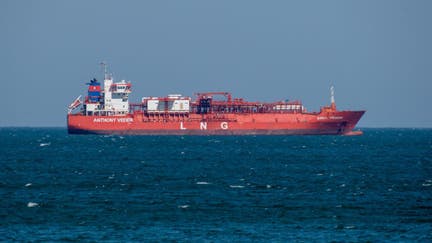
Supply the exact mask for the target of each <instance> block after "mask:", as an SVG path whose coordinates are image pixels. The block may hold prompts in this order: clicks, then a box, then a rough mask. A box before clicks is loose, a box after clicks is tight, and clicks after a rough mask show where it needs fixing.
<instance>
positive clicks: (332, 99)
mask: <svg viewBox="0 0 432 243" xmlns="http://www.w3.org/2000/svg"><path fill="white" fill-rule="evenodd" d="M330 102H331V108H332V109H333V110H336V102H335V98H334V86H333V85H332V86H330Z"/></svg>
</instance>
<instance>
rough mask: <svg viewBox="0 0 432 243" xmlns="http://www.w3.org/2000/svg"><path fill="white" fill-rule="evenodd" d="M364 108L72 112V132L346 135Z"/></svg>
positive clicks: (69, 127) (70, 117) (70, 130)
mask: <svg viewBox="0 0 432 243" xmlns="http://www.w3.org/2000/svg"><path fill="white" fill-rule="evenodd" d="M363 114H364V111H331V112H321V113H252V114H250V113H245V114H242V113H228V114H223V115H220V114H219V115H213V114H206V115H200V114H189V115H188V116H182V115H170V116H148V115H145V114H144V113H142V112H135V113H134V114H129V115H124V116H85V115H82V114H69V115H68V117H67V120H68V132H69V133H71V134H131V135H324V134H327V135H344V134H352V129H353V128H354V127H355V125H356V124H357V122H358V121H359V119H360V118H361V117H362V115H363Z"/></svg>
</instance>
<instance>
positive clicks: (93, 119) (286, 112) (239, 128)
mask: <svg viewBox="0 0 432 243" xmlns="http://www.w3.org/2000/svg"><path fill="white" fill-rule="evenodd" d="M104 69H105V72H104V83H103V86H101V83H100V82H99V81H98V80H96V79H92V80H90V82H88V83H86V84H87V85H88V90H87V95H86V97H85V98H84V99H83V100H81V96H79V97H78V98H76V99H75V100H74V101H73V102H72V103H71V104H70V105H69V107H68V114H67V127H68V132H69V133H70V134H118V135H121V134H131V135H361V134H362V132H361V131H353V129H354V127H355V126H356V124H357V122H358V121H359V120H360V118H361V117H362V116H363V114H364V113H365V111H363V110H359V111H342V110H338V109H337V108H336V103H335V99H334V89H333V87H331V95H330V97H331V98H330V105H328V106H324V107H321V109H320V111H319V112H308V111H307V110H306V108H305V107H304V106H303V104H302V103H301V101H297V100H296V101H289V100H283V101H277V102H250V101H246V100H244V99H242V98H233V97H232V96H231V94H230V93H228V92H203V93H196V94H195V98H194V99H192V98H191V97H187V96H182V95H180V94H170V95H168V96H166V97H152V96H147V97H143V98H142V99H141V101H140V102H138V103H130V102H129V94H130V93H131V92H132V85H131V82H126V81H125V80H121V81H119V82H114V80H113V77H112V74H110V73H108V72H107V68H106V65H104Z"/></svg>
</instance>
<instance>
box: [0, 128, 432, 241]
mask: <svg viewBox="0 0 432 243" xmlns="http://www.w3.org/2000/svg"><path fill="white" fill-rule="evenodd" d="M431 240H432V130H431V129H364V135H363V136H353V137H345V136H96V135H68V134H67V132H66V129H64V128H1V129H0V241H41V242H46V241H210V242H213V241H264V242H266V241H276V242H278V241H279V242H284V241H390V242H392V241H431Z"/></svg>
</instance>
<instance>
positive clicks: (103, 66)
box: [100, 61, 111, 79]
mask: <svg viewBox="0 0 432 243" xmlns="http://www.w3.org/2000/svg"><path fill="white" fill-rule="evenodd" d="M100 65H101V67H102V68H103V69H104V79H111V77H110V75H109V73H108V64H107V63H106V62H105V61H102V62H101V63H100Z"/></svg>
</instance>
